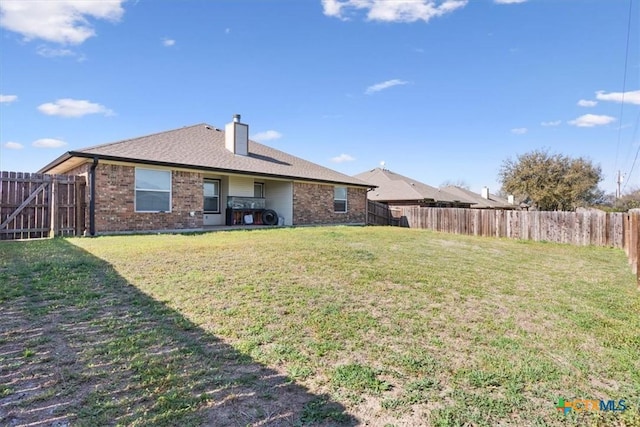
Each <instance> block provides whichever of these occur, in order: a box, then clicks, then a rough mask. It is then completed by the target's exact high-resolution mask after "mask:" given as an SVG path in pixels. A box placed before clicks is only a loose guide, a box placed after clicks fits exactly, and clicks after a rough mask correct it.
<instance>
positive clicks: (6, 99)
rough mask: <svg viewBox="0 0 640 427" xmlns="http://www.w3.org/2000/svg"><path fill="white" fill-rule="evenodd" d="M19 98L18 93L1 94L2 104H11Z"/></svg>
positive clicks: (0, 101)
mask: <svg viewBox="0 0 640 427" xmlns="http://www.w3.org/2000/svg"><path fill="white" fill-rule="evenodd" d="M17 100H18V95H1V94H0V104H10V103H12V102H14V101H17Z"/></svg>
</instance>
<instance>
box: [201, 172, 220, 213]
mask: <svg viewBox="0 0 640 427" xmlns="http://www.w3.org/2000/svg"><path fill="white" fill-rule="evenodd" d="M203 185H204V212H205V213H220V180H219V179H205V180H204V184H203Z"/></svg>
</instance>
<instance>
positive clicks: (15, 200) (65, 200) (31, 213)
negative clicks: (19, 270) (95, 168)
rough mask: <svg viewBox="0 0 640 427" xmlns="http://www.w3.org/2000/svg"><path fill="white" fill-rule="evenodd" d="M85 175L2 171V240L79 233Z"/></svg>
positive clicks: (82, 216)
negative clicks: (83, 176)
mask: <svg viewBox="0 0 640 427" xmlns="http://www.w3.org/2000/svg"><path fill="white" fill-rule="evenodd" d="M84 191H85V184H84V178H82V177H77V176H71V175H45V174H35V173H21V172H0V240H18V239H34V238H43V237H55V236H74V235H76V236H77V235H80V234H81V233H82V232H83V231H84V222H85V221H84V219H85V218H84V217H85V214H84V212H85V206H84Z"/></svg>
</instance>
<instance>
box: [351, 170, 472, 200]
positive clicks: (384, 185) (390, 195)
mask: <svg viewBox="0 0 640 427" xmlns="http://www.w3.org/2000/svg"><path fill="white" fill-rule="evenodd" d="M355 178H358V179H360V180H362V181H365V182H369V183H371V184H373V185H375V186H376V188H375V189H373V190H372V191H369V193H368V194H367V197H368V198H369V200H373V201H376V202H381V203H385V204H387V205H389V206H391V207H400V206H420V207H456V208H468V207H469V206H470V205H471V203H472V202H471V201H469V200H466V198H464V197H459V196H455V195H453V194H450V193H448V192H446V191H444V190H441V189H438V188H435V187H432V186H430V185H427V184H423V183H422V182H420V181H417V180H415V179H412V178H408V177H406V176H403V175H400V174H397V173H395V172H392V171H390V170H388V169H384V168H375V169H371V170H370V171H366V172H362V173H360V174H358V175H355Z"/></svg>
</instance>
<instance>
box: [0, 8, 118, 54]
mask: <svg viewBox="0 0 640 427" xmlns="http://www.w3.org/2000/svg"><path fill="white" fill-rule="evenodd" d="M124 1H126V0H100V1H78V0H46V1H20V0H5V1H2V2H0V27H3V28H5V29H7V30H9V31H13V32H16V33H18V34H21V35H23V36H24V38H25V40H27V41H30V40H33V39H42V40H46V41H49V42H54V43H61V44H71V45H77V44H81V43H83V42H84V41H85V40H87V39H88V38H90V37H93V36H95V35H96V33H95V30H94V28H93V26H92V25H91V23H90V22H89V19H88V18H94V19H100V20H107V21H111V22H117V21H118V20H120V18H121V17H122V15H123V14H124V9H123V8H122V3H123V2H124Z"/></svg>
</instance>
